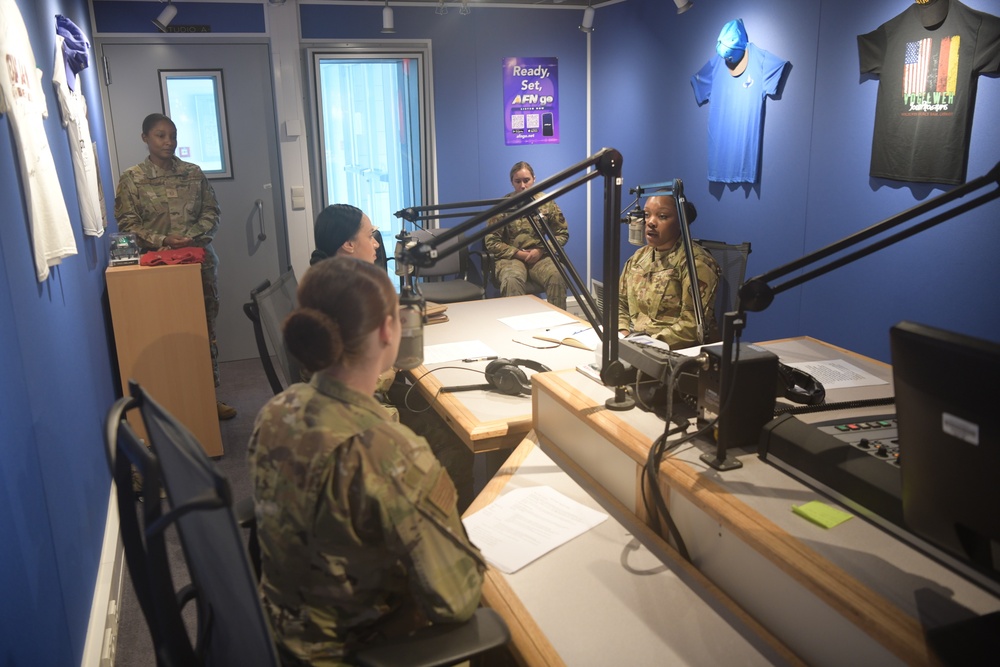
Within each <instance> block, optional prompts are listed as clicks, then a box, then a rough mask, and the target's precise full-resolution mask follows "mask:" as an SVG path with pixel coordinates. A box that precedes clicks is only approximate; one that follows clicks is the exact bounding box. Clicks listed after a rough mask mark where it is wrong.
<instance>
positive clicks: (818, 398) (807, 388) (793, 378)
mask: <svg viewBox="0 0 1000 667" xmlns="http://www.w3.org/2000/svg"><path fill="white" fill-rule="evenodd" d="M777 395H778V397H779V398H787V399H788V400H790V401H792V402H793V403H799V404H801V405H817V404H819V403H822V402H823V399H825V398H826V388H825V387H824V386H823V383H822V382H820V381H819V380H817V379H816V378H814V377H813V376H812V375H810V374H809V373H806V372H805V371H803V370H799V369H798V368H793V367H791V366H788V365H785V364H783V363H781V362H780V361H779V362H778V387H777Z"/></svg>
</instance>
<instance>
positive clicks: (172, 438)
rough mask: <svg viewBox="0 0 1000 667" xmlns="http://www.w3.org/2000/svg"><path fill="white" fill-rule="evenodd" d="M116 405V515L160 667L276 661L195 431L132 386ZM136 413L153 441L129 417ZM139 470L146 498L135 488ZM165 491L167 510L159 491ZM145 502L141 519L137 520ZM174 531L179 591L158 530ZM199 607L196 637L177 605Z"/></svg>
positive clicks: (111, 440) (221, 489) (227, 507)
mask: <svg viewBox="0 0 1000 667" xmlns="http://www.w3.org/2000/svg"><path fill="white" fill-rule="evenodd" d="M129 393H130V396H127V397H125V398H121V399H119V400H118V401H116V402H115V404H114V405H113V406H112V408H111V410H110V412H109V413H108V416H107V420H106V423H105V440H106V442H105V444H106V454H107V457H108V463H109V466H110V468H111V470H112V475H113V477H114V481H115V486H116V495H117V500H118V513H119V515H120V521H121V534H122V540H123V543H124V545H125V559H126V562H127V563H128V569H129V574H130V575H131V579H132V585H133V587H134V589H135V593H136V598H137V599H138V601H139V606H140V608H141V609H142V613H143V616H145V618H146V623H147V625H148V627H149V631H150V635H151V636H152V639H153V647H154V650H155V653H156V662H157V665H220V666H222V665H234V666H236V665H275V666H277V665H278V664H279V661H278V656H277V653H276V651H275V648H274V643H273V641H272V639H271V634H270V628H269V626H268V622H267V619H266V617H265V615H264V613H263V609H262V607H261V604H260V599H259V598H258V595H257V581H256V578H255V577H254V575H253V572H252V571H251V568H250V563H249V560H248V557H247V552H246V549H245V548H244V545H243V535H242V532H241V531H240V529H239V528H238V527H237V525H236V519H235V517H234V516H233V510H232V497H231V495H230V489H229V483H228V482H227V480H226V479H225V478H224V477H223V476H222V475H221V474H219V472H218V470H217V468H216V466H215V464H214V463H213V462H212V460H211V459H210V458H209V457H208V455H206V454H205V450H204V449H203V448H202V446H201V444H199V443H198V441H197V440H196V439H195V438H194V436H193V435H191V433H190V432H189V431H188V430H187V429H186V428H185V427H184V426H182V425H181V424H180V423H179V422H177V421H176V420H175V419H174V418H173V417H172V416H171V415H170V414H169V413H167V411H166V410H164V409H163V408H162V407H161V406H160V405H159V404H158V403H156V402H155V401H154V400H153V399H152V398H150V397H149V395H148V394H146V393H145V392H144V391H143V390H142V388H141V387H140V386H139V385H138V384H136V383H135V382H130V383H129ZM133 409H134V410H136V412H135V413H134V414H135V415H136V417H138V416H140V415H141V418H142V422H143V424H144V425H145V427H146V431H147V433H148V439H149V447H148V448H147V446H146V444H145V443H143V442H142V440H141V439H140V438H139V437H138V436H137V435H136V433H135V431H134V430H133V429H132V427H131V426H130V425H129V423H128V422H127V421H125V419H124V417H125V414H126V412H128V411H130V410H133ZM132 466H135V468H136V470H137V471H138V473H139V474H140V475H141V476H142V482H143V484H142V502H141V503H140V504H138V507H137V503H136V500H137V499H136V494H135V492H134V491H133V490H132ZM161 488H164V489H165V490H166V495H167V511H166V512H165V513H164V512H163V508H162V505H161V502H160V489H161ZM139 508H141V514H142V520H141V521H140V519H139V511H138V509H139ZM171 526H173V527H175V528H176V530H177V534H178V536H179V537H180V542H181V547H182V550H183V561H184V564H185V565H186V568H187V572H188V573H189V574H190V576H191V583H190V584H189V585H186V586H184V587H182V588H180V589H179V590H175V588H174V582H173V578H172V576H171V568H170V563H171V560H172V559H173V557H171V556H170V555H168V553H167V548H166V542H165V539H164V534H165V531H166V529H167V528H169V527H171ZM192 600H193V601H194V603H195V605H196V610H197V614H196V627H197V634H196V640H195V641H194V643H192V641H191V638H190V637H189V635H188V632H187V630H186V629H185V626H184V621H183V618H182V616H181V610H182V609H183V608H184V607H185V606H186V604H187V603H189V602H191V601H192Z"/></svg>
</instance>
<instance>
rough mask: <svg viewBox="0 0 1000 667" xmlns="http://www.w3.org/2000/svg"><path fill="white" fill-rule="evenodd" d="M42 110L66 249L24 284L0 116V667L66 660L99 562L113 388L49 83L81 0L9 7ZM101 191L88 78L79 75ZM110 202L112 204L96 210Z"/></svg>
mask: <svg viewBox="0 0 1000 667" xmlns="http://www.w3.org/2000/svg"><path fill="white" fill-rule="evenodd" d="M15 1H16V4H17V5H18V7H19V8H20V11H21V14H22V16H23V18H24V21H25V25H26V27H27V29H28V33H29V36H30V39H31V44H32V50H33V52H34V55H35V60H36V62H37V64H38V67H39V68H40V69H41V70H42V72H43V83H44V85H45V87H44V92H45V95H46V98H47V103H48V118H47V119H46V120H45V121H44V127H45V132H46V135H47V139H48V142H49V145H50V147H51V151H52V154H53V157H54V159H55V163H56V169H57V171H58V173H59V179H60V185H61V190H62V192H61V193H60V192H58V191H56V192H51V193H49V194H48V196H51V197H64V198H65V200H66V203H67V208H68V210H69V213H70V218H71V221H72V223H73V227H74V230H75V234H76V243H77V249H78V254H77V255H76V256H74V257H69V258H66V259H64V260H63V262H62V264H61V265H59V266H57V267H54V268H53V269H52V274H51V276H50V278H49V279H48V280H47V281H46V282H45V283H41V284H39V283H38V282H37V281H36V279H35V269H34V264H33V261H32V252H31V241H30V234H29V227H28V217H27V210H26V204H25V199H24V197H23V196H22V195H21V185H22V183H21V178H20V169H19V165H18V162H17V157H16V155H17V151H16V150H15V148H14V135H13V131H12V129H11V126H10V123H9V120H8V118H7V117H6V116H0V165H2V169H0V174H2V175H0V197H2V201H3V202H4V224H3V225H0V256H2V262H0V264H2V268H0V368H3V381H2V382H0V432H2V434H3V437H2V444H0V489H2V491H0V505H2V509H0V535H3V536H4V539H3V540H2V546H0V590H2V591H3V598H2V600H0V662H2V663H3V664H13V665H28V664H39V665H41V664H45V665H57V664H58V665H69V664H78V663H79V661H80V657H81V655H82V653H83V644H84V640H85V633H86V626H87V620H88V617H89V613H90V606H91V598H92V595H93V590H94V581H95V578H96V574H97V565H98V561H99V557H100V549H101V541H102V536H103V530H104V521H105V514H106V511H107V500H108V492H109V482H110V476H109V474H108V472H107V468H106V464H105V459H104V453H103V444H102V427H101V422H102V418H103V414H104V412H105V411H106V410H107V409H108V407H109V406H110V404H111V402H112V401H113V400H114V395H115V388H114V380H113V373H112V364H111V355H110V353H109V334H108V331H109V329H108V327H107V325H106V321H105V317H104V307H103V305H102V304H103V300H104V268H105V266H106V264H107V260H106V257H107V240H106V237H105V238H100V239H95V238H92V237H85V236H84V235H83V233H82V227H81V224H80V215H79V210H78V208H77V206H76V189H75V184H74V177H73V166H72V160H71V156H70V151H69V145H68V138H67V134H66V131H65V130H64V129H63V127H62V126H61V122H60V114H59V108H58V103H57V100H56V95H55V91H54V89H53V88H52V87H51V78H52V68H53V62H54V50H55V15H56V14H64V15H65V16H68V17H69V18H70V19H72V20H73V21H74V22H75V23H76V24H77V25H79V26H80V27H81V28H82V29H83V30H84V32H85V33H86V34H90V33H91V30H90V26H89V12H88V9H87V6H86V2H84V0H40V1H31V2H29V1H28V0H15ZM82 86H83V91H84V94H85V95H86V97H87V100H88V103H89V105H90V121H91V131H92V134H93V135H94V136H95V138H96V139H97V140H98V142H99V143H100V144H101V145H100V151H99V152H100V154H101V155H102V158H101V160H100V167H101V170H102V176H103V183H104V189H105V192H109V193H110V192H112V190H111V183H112V181H111V179H110V178H109V174H110V165H109V164H108V161H107V157H106V154H107V149H106V146H104V145H103V137H104V125H103V118H102V110H101V102H100V91H99V88H98V84H97V74H96V71H95V69H94V68H93V67H92V68H89V69H87V70H85V71H84V73H83V75H82ZM108 204H109V206H111V204H112V202H108Z"/></svg>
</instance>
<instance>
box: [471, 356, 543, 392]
mask: <svg viewBox="0 0 1000 667" xmlns="http://www.w3.org/2000/svg"><path fill="white" fill-rule="evenodd" d="M518 366H524V367H525V368H530V369H531V370H533V371H535V372H537V373H544V372H547V371H551V370H552V369H551V368H549V367H548V366H546V365H545V364H540V363H538V362H537V361H531V360H530V359H495V360H493V361H491V362H490V363H489V365H488V366H487V367H486V371H485V373H486V381H487V382H488V383H489V384H490V386H491V387H493V388H494V389H496V390H497V391H499V392H500V393H501V394H507V395H509V396H520V395H522V394H523V395H525V396H530V395H531V382H529V381H528V376H527V375H525V374H524V371H522V370H521V369H520V368H518Z"/></svg>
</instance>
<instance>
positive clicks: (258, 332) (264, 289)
mask: <svg viewBox="0 0 1000 667" xmlns="http://www.w3.org/2000/svg"><path fill="white" fill-rule="evenodd" d="M297 289H298V281H297V280H296V279H295V271H293V270H292V269H289V270H288V271H286V272H285V273H283V274H281V276H279V277H278V279H277V280H275V281H274V282H273V283H272V282H271V281H270V280H265V281H264V282H262V283H261V284H260V285H257V287H254V288H253V289H252V290H250V301H249V302H248V303H245V304H243V312H244V313H245V314H246V316H247V317H248V318H249V319H250V321H251V322H252V323H253V333H254V338H255V339H256V341H257V353H258V354H259V355H260V362H261V364H262V365H263V366H264V374H265V375H267V380H268V382H269V383H270V384H271V390H272V391H274V393H275V394H279V393H281V392H282V391H283V390H284V389H285V387H287V386H288V385H290V384H294V383H296V382H301V381H302V379H303V377H304V375H303V369H302V366H301V365H300V364H299V362H298V360H296V359H295V357H294V356H292V355H291V354H290V353H289V352H288V349H287V348H286V347H285V343H284V338H283V336H282V334H281V325H282V323H283V322H284V321H285V317H287V316H288V314H289V313H290V312H292V311H293V310H294V309H295V306H296V304H297V303H298V302H297V297H296V290H297ZM269 343H270V345H269ZM272 349H273V350H274V356H275V358H277V360H278V368H277V369H275V366H274V363H273V362H272V361H271V350H272ZM279 370H280V372H281V375H282V376H283V377H279V375H278V371H279Z"/></svg>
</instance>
